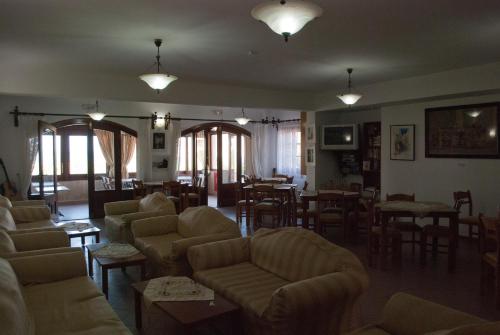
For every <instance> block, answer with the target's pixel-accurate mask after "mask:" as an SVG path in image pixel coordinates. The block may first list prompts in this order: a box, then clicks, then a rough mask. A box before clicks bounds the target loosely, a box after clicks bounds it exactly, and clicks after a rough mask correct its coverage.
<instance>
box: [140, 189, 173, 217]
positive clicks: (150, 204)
mask: <svg viewBox="0 0 500 335" xmlns="http://www.w3.org/2000/svg"><path fill="white" fill-rule="evenodd" d="M157 211H168V213H167V214H176V213H175V204H174V203H173V202H172V201H171V200H169V199H167V196H166V195H165V194H164V193H161V192H155V193H152V194H148V195H147V196H145V197H144V198H142V199H141V200H140V201H139V212H157Z"/></svg>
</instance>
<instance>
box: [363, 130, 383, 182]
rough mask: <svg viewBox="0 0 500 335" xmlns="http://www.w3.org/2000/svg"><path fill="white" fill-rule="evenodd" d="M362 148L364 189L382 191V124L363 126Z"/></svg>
mask: <svg viewBox="0 0 500 335" xmlns="http://www.w3.org/2000/svg"><path fill="white" fill-rule="evenodd" d="M362 141H363V142H362V146H361V154H362V158H363V160H362V164H361V165H362V166H361V167H362V173H363V187H364V188H367V187H374V188H376V189H377V190H380V163H381V157H380V156H381V143H382V131H381V124H380V122H367V123H364V124H363V139H362Z"/></svg>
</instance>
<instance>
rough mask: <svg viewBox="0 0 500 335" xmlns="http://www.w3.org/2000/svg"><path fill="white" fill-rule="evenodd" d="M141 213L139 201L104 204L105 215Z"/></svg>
mask: <svg viewBox="0 0 500 335" xmlns="http://www.w3.org/2000/svg"><path fill="white" fill-rule="evenodd" d="M138 211H139V200H124V201H114V202H106V203H105V204H104V214H105V215H122V214H127V213H135V212H138Z"/></svg>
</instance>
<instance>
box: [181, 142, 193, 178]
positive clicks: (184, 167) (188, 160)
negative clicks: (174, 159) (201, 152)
mask: <svg viewBox="0 0 500 335" xmlns="http://www.w3.org/2000/svg"><path fill="white" fill-rule="evenodd" d="M178 152H179V162H178V165H179V167H178V170H179V171H180V172H187V171H191V166H192V165H193V137H192V136H184V137H181V138H180V139H179V147H178Z"/></svg>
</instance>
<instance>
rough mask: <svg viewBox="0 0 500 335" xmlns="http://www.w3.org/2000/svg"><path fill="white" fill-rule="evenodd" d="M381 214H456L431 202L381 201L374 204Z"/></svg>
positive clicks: (454, 211) (442, 204)
mask: <svg viewBox="0 0 500 335" xmlns="http://www.w3.org/2000/svg"><path fill="white" fill-rule="evenodd" d="M375 208H378V209H379V210H380V211H381V212H411V213H414V214H416V215H418V214H427V213H456V212H457V210H456V209H455V208H453V207H451V206H450V205H447V204H445V203H442V202H433V201H382V202H379V203H377V204H375Z"/></svg>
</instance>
